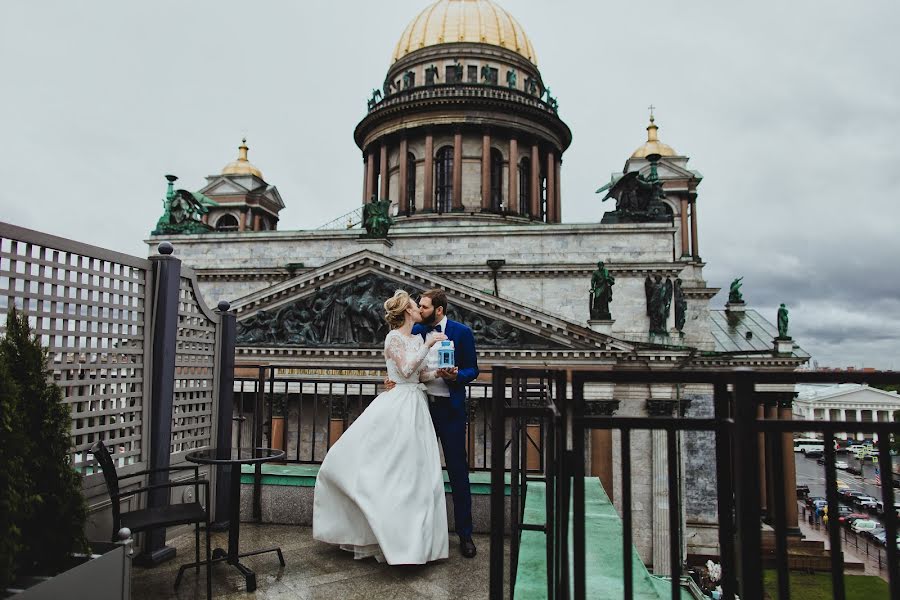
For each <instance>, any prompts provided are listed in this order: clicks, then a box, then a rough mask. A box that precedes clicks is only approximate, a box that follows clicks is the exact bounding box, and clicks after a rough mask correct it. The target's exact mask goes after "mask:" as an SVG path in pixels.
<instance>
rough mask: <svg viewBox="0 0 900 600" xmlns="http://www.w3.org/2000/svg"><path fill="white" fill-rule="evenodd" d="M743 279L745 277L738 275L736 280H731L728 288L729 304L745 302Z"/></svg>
mask: <svg viewBox="0 0 900 600" xmlns="http://www.w3.org/2000/svg"><path fill="white" fill-rule="evenodd" d="M741 279H743V277H738V278H737V279H735V280H734V281H732V282H731V285H730V286H729V288H728V303H729V304H743V303H744V296H743V294H741Z"/></svg>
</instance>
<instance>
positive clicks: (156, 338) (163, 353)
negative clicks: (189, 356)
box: [135, 242, 181, 566]
mask: <svg viewBox="0 0 900 600" xmlns="http://www.w3.org/2000/svg"><path fill="white" fill-rule="evenodd" d="M157 250H158V251H159V254H158V255H156V256H151V257H150V260H151V261H152V263H153V282H154V288H153V293H154V297H153V331H152V333H151V335H152V336H153V343H152V350H151V352H152V357H151V365H152V367H151V373H150V378H151V379H150V418H149V421H150V422H149V425H150V440H149V445H150V452H149V460H148V461H147V468H148V469H165V468H167V467H168V466H169V458H170V454H171V451H172V403H173V400H174V396H175V353H176V340H177V337H178V291H179V287H180V285H181V261H180V260H178V259H177V258H175V257H174V256H172V252H173V251H174V248H173V247H172V244H170V243H168V242H163V243H161V244H160V245H159V246H158V247H157ZM168 479H169V474H168V473H167V472H165V471H159V472H155V473H151V474H150V485H157V484H161V483H166V482H167V481H168ZM169 493H170V490H168V489H158V490H153V491H151V492H149V493H148V494H147V507H148V508H155V507H159V506H165V505H166V504H168V503H169ZM174 557H175V548H173V547H171V546H166V530H165V529H154V530H151V531H149V532H147V534H146V535H145V536H144V544H143V548H142V552H141V555H140V556H139V557H138V558H136V559H135V563H136V564H139V565H147V566H151V565H158V564H160V563H162V562H164V561H167V560H169V559H171V558H174Z"/></svg>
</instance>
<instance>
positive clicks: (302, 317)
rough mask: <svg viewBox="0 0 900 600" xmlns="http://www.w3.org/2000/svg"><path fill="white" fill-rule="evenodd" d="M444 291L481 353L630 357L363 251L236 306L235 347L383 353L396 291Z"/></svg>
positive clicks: (623, 348) (559, 323)
mask: <svg viewBox="0 0 900 600" xmlns="http://www.w3.org/2000/svg"><path fill="white" fill-rule="evenodd" d="M434 287H438V288H441V289H443V290H445V291H446V293H447V296H448V300H449V304H450V306H449V307H448V311H447V312H448V316H449V317H450V318H451V319H454V320H457V321H460V322H462V323H465V324H466V325H468V326H469V327H471V328H472V331H473V332H474V334H475V342H476V345H477V346H478V347H479V348H480V349H523V350H567V349H569V350H582V349H590V350H603V351H608V352H612V353H616V352H631V351H632V349H633V348H632V346H631V345H630V344H628V343H627V342H623V341H621V340H616V339H615V338H612V337H610V336H605V335H602V334H599V333H597V332H594V331H592V330H590V329H588V328H586V327H582V326H580V325H578V324H575V323H571V322H568V321H565V320H563V319H560V318H559V317H556V316H553V315H550V314H547V313H543V312H541V311H540V310H539V309H535V308H531V307H527V306H523V305H521V304H518V303H516V302H513V301H511V300H506V299H503V298H496V297H494V296H492V295H490V294H485V293H484V292H482V291H480V290H476V289H474V288H471V287H468V286H466V285H464V284H460V283H459V282H456V281H452V280H449V279H446V278H444V277H440V276H437V275H434V274H432V273H429V272H427V271H424V270H422V269H419V268H417V267H413V266H411V265H408V264H406V263H403V262H401V261H398V260H395V259H393V258H389V257H386V256H384V255H381V254H378V253H375V252H372V251H370V250H364V251H362V252H359V253H356V254H353V255H351V256H348V257H345V258H342V259H339V260H336V261H334V262H332V263H330V264H327V265H324V266H322V267H320V268H318V269H315V270H313V271H310V272H307V273H304V274H302V275H299V276H297V277H295V278H292V279H290V280H287V281H284V282H282V283H279V284H276V285H274V286H272V287H270V288H266V289H264V290H260V291H258V292H255V293H253V294H250V295H248V296H246V297H244V298H241V299H239V300H236V301H235V303H234V305H233V306H234V307H235V309H236V311H237V315H238V316H237V319H238V330H237V333H238V339H237V343H238V346H266V347H272V346H297V347H307V348H309V347H313V348H347V347H359V348H380V347H382V345H383V342H384V337H385V335H386V334H387V331H388V330H387V326H386V324H385V323H384V318H383V316H384V309H383V303H384V301H385V300H386V299H387V298H389V297H390V296H392V295H393V294H394V292H395V291H396V290H397V289H405V290H407V291H408V292H410V293H411V294H414V295H415V294H417V293H420V292H423V291H425V290H427V289H430V288H434Z"/></svg>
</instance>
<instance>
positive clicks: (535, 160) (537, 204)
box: [529, 144, 541, 219]
mask: <svg viewBox="0 0 900 600" xmlns="http://www.w3.org/2000/svg"><path fill="white" fill-rule="evenodd" d="M540 195H541V157H540V155H539V154H538V145H537V144H532V145H531V206H530V207H529V210H530V211H531V218H532V219H537V218H539V217H540V215H541V198H540Z"/></svg>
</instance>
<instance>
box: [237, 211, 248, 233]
mask: <svg viewBox="0 0 900 600" xmlns="http://www.w3.org/2000/svg"><path fill="white" fill-rule="evenodd" d="M246 228H247V209H246V208H245V209H244V210H243V211H242V212H241V214H240V217H239V218H238V231H244V230H245V229H246Z"/></svg>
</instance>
